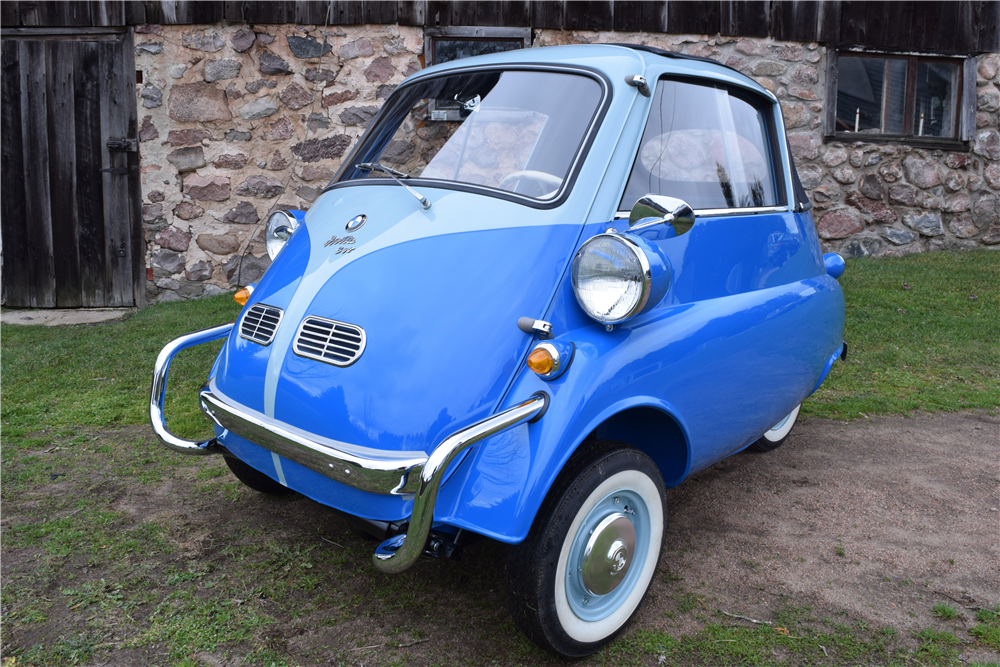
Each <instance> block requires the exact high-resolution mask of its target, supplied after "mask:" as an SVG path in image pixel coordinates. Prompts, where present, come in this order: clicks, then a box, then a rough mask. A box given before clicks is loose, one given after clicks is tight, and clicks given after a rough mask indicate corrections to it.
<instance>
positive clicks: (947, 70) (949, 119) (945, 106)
mask: <svg viewBox="0 0 1000 667" xmlns="http://www.w3.org/2000/svg"><path fill="white" fill-rule="evenodd" d="M916 94H917V100H916V109H914V113H913V128H912V132H913V134H915V135H917V136H918V137H954V136H956V135H957V133H958V132H957V130H958V119H957V118H956V115H957V114H956V113H955V112H956V110H957V106H958V105H957V104H955V102H956V100H957V99H958V65H957V64H953V63H935V62H924V63H920V64H919V65H917V91H916Z"/></svg>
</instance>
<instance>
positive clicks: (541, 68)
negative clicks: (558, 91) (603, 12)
mask: <svg viewBox="0 0 1000 667" xmlns="http://www.w3.org/2000/svg"><path fill="white" fill-rule="evenodd" d="M515 70H516V71H528V72H555V73H566V74H573V75H577V76H586V77H588V78H590V79H593V80H594V81H596V82H597V83H598V85H600V87H601V99H600V101H599V102H598V104H597V107H596V109H595V111H594V115H593V117H592V118H591V121H590V125H589V126H588V127H587V131H586V133H585V134H584V137H583V140H582V142H581V144H580V146H579V148H578V149H577V153H576V155H575V157H574V158H573V162H572V164H571V166H570V169H569V171H568V172H567V176H566V178H565V179H564V181H563V184H562V189H561V190H560V193H559V194H558V195H557V196H556V198H555V199H552V200H540V199H534V198H532V197H525V196H523V195H520V194H518V193H515V192H510V191H508V190H498V189H496V188H492V187H489V186H485V185H477V184H474V183H459V182H455V181H441V180H436V179H422V178H420V177H414V178H411V179H408V180H407V182H408V183H411V184H413V185H414V186H421V185H422V186H425V187H428V188H438V189H442V190H454V191H457V192H469V193H472V194H481V195H486V196H488V197H493V198H495V199H503V200H506V201H511V202H514V203H515V204H522V205H524V206H528V207H530V208H535V209H553V208H558V207H559V206H562V205H563V204H564V203H566V200H567V199H569V197H570V195H571V194H572V192H573V189H574V187H575V186H576V181H577V178H578V177H579V175H580V171H581V170H582V169H583V164H584V162H586V160H587V158H588V157H589V155H590V149H591V147H592V146H593V144H594V139H595V138H596V136H597V133H598V131H599V130H600V129H601V127H602V125H603V124H604V119H605V117H606V116H607V113H608V109H609V108H610V107H611V101H612V98H613V97H614V86H613V85H612V83H611V80H610V79H609V78H608V76H607V74H605V73H604V72H602V71H600V70H596V69H593V68H591V67H587V66H585V65H557V64H548V63H541V64H540V63H534V62H512V63H502V64H497V65H490V66H482V65H478V66H477V65H470V66H466V67H456V68H455V69H449V70H444V71H441V72H435V73H433V74H426V73H418V74H416V75H414V76H413V77H412V78H411V79H408V80H406V81H404V82H403V83H401V84H400V85H399V87H398V88H396V90H394V91H393V92H392V95H390V97H389V99H388V100H386V103H385V104H383V105H382V108H381V109H379V112H378V113H377V114H376V115H375V118H373V119H372V121H371V123H370V124H369V125H368V128H367V129H366V130H365V132H364V134H362V135H361V137H359V138H358V140H357V141H356V142H355V143H354V146H353V147H352V148H351V149H350V151H348V153H347V155H346V156H345V157H344V158H343V161H342V162H341V165H340V167H338V169H337V173H336V174H334V176H333V178H332V179H331V180H330V183H329V184H327V186H326V187H325V188H323V192H321V193H320V194H325V193H327V192H329V191H330V190H336V189H338V188H344V187H364V186H375V185H384V184H385V183H384V180H383V179H380V178H360V179H359V178H354V177H353V173H354V172H355V171H356V168H355V167H354V165H355V164H356V163H357V162H358V161H359V156H360V155H361V153H362V148H364V149H366V152H367V151H374V150H376V149H375V146H376V145H378V140H376V139H374V138H373V137H374V136H375V135H378V134H379V133H380V132H381V131H382V130H383V128H384V125H385V124H386V123H387V122H388V115H387V113H386V110H387V109H390V108H391V106H392V105H391V104H390V102H392V101H393V98H394V97H395V96H396V95H399V94H401V93H402V92H405V90H406V88H408V87H410V86H414V85H419V84H421V83H423V82H424V81H426V80H427V79H431V78H437V77H446V76H454V75H456V74H462V73H466V72H484V71H500V72H504V71H515ZM389 140H390V138H385V143H388V141H389ZM371 142H374V143H371Z"/></svg>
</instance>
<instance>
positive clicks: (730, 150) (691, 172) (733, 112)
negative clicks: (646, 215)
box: [618, 79, 780, 211]
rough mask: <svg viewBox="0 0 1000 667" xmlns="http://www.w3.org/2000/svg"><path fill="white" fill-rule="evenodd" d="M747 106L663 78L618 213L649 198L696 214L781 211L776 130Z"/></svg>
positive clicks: (710, 89) (720, 92) (725, 93)
mask: <svg viewBox="0 0 1000 667" xmlns="http://www.w3.org/2000/svg"><path fill="white" fill-rule="evenodd" d="M747 99H748V98H744V97H742V96H737V95H736V94H734V93H732V92H730V91H729V90H728V89H726V88H724V87H722V86H719V87H714V86H707V85H699V84H694V83H688V82H686V81H675V80H669V79H661V80H660V81H659V82H658V83H657V86H656V92H655V93H654V94H653V106H652V109H651V110H650V112H649V120H648V121H647V122H646V129H645V131H644V132H643V134H642V141H641V143H640V144H639V153H638V155H637V156H636V159H635V164H634V165H633V166H632V173H631V174H630V175H629V179H628V184H627V185H626V186H625V195H624V196H623V197H622V201H621V204H620V205H619V207H618V210H620V211H628V210H630V209H631V208H632V206H633V205H634V204H635V202H636V201H637V200H638V199H639V198H640V197H642V196H644V195H647V194H655V195H667V196H670V197H676V198H678V199H683V200H684V201H686V202H687V203H688V204H689V205H690V206H691V207H692V208H694V209H696V210H697V209H721V208H754V207H759V206H777V205H778V204H779V201H780V198H779V195H778V190H777V188H776V187H775V183H776V182H777V181H778V180H779V179H778V178H776V175H775V165H774V160H773V159H772V152H771V150H770V147H771V145H772V144H771V140H770V139H769V137H772V136H773V135H774V131H773V129H771V127H770V123H769V122H768V120H767V117H766V116H765V114H764V113H763V109H759V108H756V107H755V106H754V105H753V104H751V103H750V102H749V101H747Z"/></svg>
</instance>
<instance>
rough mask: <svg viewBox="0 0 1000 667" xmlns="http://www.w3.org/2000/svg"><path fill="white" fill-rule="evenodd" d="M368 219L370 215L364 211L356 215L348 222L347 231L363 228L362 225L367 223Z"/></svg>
mask: <svg viewBox="0 0 1000 667" xmlns="http://www.w3.org/2000/svg"><path fill="white" fill-rule="evenodd" d="M367 220H368V216H367V215H365V214H364V213H362V214H361V215H356V216H354V217H353V218H351V219H350V220H349V221H348V222H347V227H346V228H345V229H347V231H349V232H353V231H357V230H359V229H361V225H363V224H365V222H366V221H367Z"/></svg>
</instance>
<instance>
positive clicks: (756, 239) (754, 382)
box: [213, 47, 844, 542]
mask: <svg viewBox="0 0 1000 667" xmlns="http://www.w3.org/2000/svg"><path fill="white" fill-rule="evenodd" d="M539 51H541V50H539ZM539 51H534V50H528V51H524V52H518V54H517V59H518V61H519V62H536V63H538V64H542V63H552V62H554V60H555V62H557V63H558V62H562V63H563V64H567V65H584V66H588V67H592V68H594V69H596V70H599V71H601V72H603V73H604V74H606V76H607V79H608V81H610V82H611V85H612V88H613V90H612V94H611V99H610V102H609V106H608V109H607V113H606V116H605V119H604V122H603V124H602V125H601V127H600V128H599V129H598V131H597V133H596V135H595V136H594V139H593V143H592V145H591V147H590V151H589V155H588V156H587V159H586V161H585V162H584V164H583V165H582V167H581V168H580V170H579V173H578V175H577V178H576V183H575V185H574V187H573V188H572V191H571V192H570V193H569V195H568V197H567V198H566V200H565V201H564V203H562V204H561V205H560V206H558V207H556V208H554V209H549V210H545V209H539V208H533V207H530V206H525V205H522V204H518V203H515V202H511V201H507V200H504V199H499V198H493V197H489V196H486V195H483V194H476V193H471V192H463V191H458V190H454V189H447V188H444V187H433V186H428V185H420V186H419V190H420V192H421V194H423V195H424V196H426V197H428V198H429V199H430V200H431V201H432V203H433V206H432V208H431V209H430V210H427V211H425V210H422V209H421V207H420V206H419V204H418V203H417V202H416V200H415V199H414V198H413V197H411V196H410V195H409V194H407V193H406V192H405V191H404V190H402V189H401V188H399V187H398V186H396V185H392V184H377V185H376V184H371V183H366V184H365V185H364V186H360V185H359V186H352V185H344V186H339V187H336V188H334V189H331V190H329V191H327V192H326V193H325V194H324V195H322V196H321V197H320V199H319V200H317V202H316V203H315V204H314V206H313V207H312V209H311V210H310V211H309V213H308V214H307V215H306V217H305V224H304V225H301V226H300V227H299V229H298V230H297V231H296V232H295V234H293V236H292V238H291V239H290V241H289V242H288V244H287V246H286V247H285V249H284V250H283V251H282V252H281V254H280V255H279V256H278V257H277V258H276V260H275V262H274V265H273V266H272V267H271V268H270V269H269V270H268V272H267V273H266V274H265V276H264V277H263V279H262V280H261V281H260V283H259V284H258V285H257V287H256V289H255V291H254V293H253V295H252V299H251V301H250V302H249V303H248V304H247V307H249V306H251V305H253V304H254V303H257V302H262V303H267V304H269V305H272V306H277V307H280V308H282V309H284V311H285V315H284V319H283V321H282V325H281V327H279V331H278V333H277V335H276V337H275V340H274V341H273V342H272V343H271V345H269V346H267V347H263V346H260V345H257V344H256V343H252V342H249V341H246V340H244V339H241V338H239V337H238V335H237V334H236V333H235V332H234V334H233V335H232V336H231V337H230V339H229V340H228V342H227V343H226V345H225V346H224V347H223V350H222V352H221V353H220V356H219V360H218V361H217V363H216V367H215V369H214V370H213V375H214V378H215V382H216V384H217V386H218V387H219V389H220V390H221V391H222V392H224V393H225V394H226V395H227V396H228V397H229V398H231V399H233V400H235V401H237V402H239V403H242V404H243V405H245V406H247V407H249V408H252V409H254V410H257V411H259V412H262V413H264V414H265V415H267V416H268V417H270V418H273V419H277V420H280V421H284V422H287V423H289V424H293V425H295V426H296V427H298V428H300V429H304V430H306V431H309V432H312V433H316V434H318V435H321V436H323V437H325V438H330V439H333V440H337V441H339V442H341V443H343V446H344V448H345V449H347V450H348V451H351V450H353V451H357V452H360V453H363V452H365V451H373V450H374V451H377V450H393V451H398V452H405V451H409V452H425V453H426V452H429V451H431V450H432V449H433V447H434V446H436V445H437V444H438V443H439V442H440V441H441V440H442V439H443V438H445V437H447V435H448V434H450V433H452V432H454V431H456V430H458V429H460V428H462V427H464V426H467V425H469V424H471V423H474V422H476V421H478V420H480V419H482V418H484V417H486V416H488V415H490V414H492V413H495V412H496V411H498V410H500V409H503V408H506V407H509V406H512V405H514V404H516V403H518V402H520V401H522V400H524V399H525V398H527V397H528V396H530V395H531V394H533V393H535V392H536V391H539V390H541V391H546V392H547V393H548V394H549V395H550V397H551V400H550V405H549V408H548V411H547V412H546V414H545V416H544V418H542V419H541V420H540V421H538V422H537V423H534V424H526V425H522V426H519V427H517V428H515V429H512V430H510V431H508V432H505V433H502V434H500V435H498V436H495V437H493V438H491V439H489V440H487V441H484V442H483V443H481V444H480V445H478V446H477V447H475V448H474V449H473V450H471V452H470V453H469V455H468V456H466V457H464V458H462V459H459V460H458V461H456V463H455V464H453V466H452V468H453V469H452V471H451V472H450V478H449V479H448V480H447V481H446V482H445V484H444V485H443V487H442V488H441V492H440V494H439V496H438V502H437V505H436V509H435V519H436V520H437V521H439V522H441V523H443V524H448V525H451V526H455V527H461V528H465V529H469V530H472V531H474V532H477V533H481V534H484V535H487V536H490V537H493V538H495V539H498V540H501V541H505V542H518V541H520V540H523V539H524V537H525V535H526V534H527V532H528V529H529V528H530V526H531V523H532V521H533V520H534V517H535V515H536V513H537V511H538V508H539V506H540V505H541V502H542V500H543V499H544V497H545V494H546V493H547V491H548V489H549V488H550V486H551V484H552V482H553V480H554V479H555V477H556V476H557V475H558V473H559V471H560V470H561V469H562V467H563V465H564V464H565V462H566V461H567V460H568V459H569V457H570V456H571V455H572V453H573V452H574V451H575V449H576V448H577V447H578V446H579V444H580V443H581V442H582V441H583V440H584V439H585V438H587V437H589V436H592V435H593V436H597V437H602V438H604V437H606V438H614V439H620V440H624V441H627V442H630V443H631V444H633V445H634V446H637V447H639V448H641V449H643V450H644V451H646V452H647V453H648V454H649V455H650V456H651V457H652V458H653V459H654V460H655V461H656V462H657V463H658V465H659V466H660V469H661V471H662V473H663V476H664V479H665V481H666V482H667V484H669V485H674V484H677V483H679V482H680V481H681V480H683V479H684V478H685V477H686V476H687V475H689V474H690V473H692V472H694V471H697V470H700V469H702V468H705V467H706V466H708V465H711V464H712V463H714V462H715V461H718V460H719V459H721V458H724V457H725V456H728V455H729V454H732V453H733V452H736V451H739V450H740V449H742V448H743V447H745V446H746V445H747V444H749V443H750V442H752V441H753V440H755V439H756V438H757V437H759V436H760V435H761V433H763V432H764V431H766V430H767V429H768V428H769V427H770V426H772V425H773V424H775V423H776V422H778V421H779V420H780V419H781V418H782V417H783V416H784V415H786V414H788V412H789V411H791V409H792V408H793V407H794V406H795V405H797V404H798V403H800V402H801V401H802V400H803V399H804V398H805V397H806V396H807V395H808V394H809V393H810V392H811V391H812V390H813V389H814V387H815V386H817V383H818V382H820V381H821V380H822V377H824V376H825V372H827V371H828V370H829V369H828V364H827V362H828V360H830V359H832V358H833V357H831V354H833V355H834V356H835V355H836V354H837V353H838V351H839V347H840V345H841V341H842V337H843V324H844V322H843V317H844V305H843V295H842V292H841V290H840V287H839V285H838V284H837V282H836V281H835V280H834V279H833V278H832V277H831V275H830V274H829V273H828V272H827V268H826V266H825V265H824V259H823V257H822V254H821V250H820V246H819V241H818V239H817V237H816V233H815V229H814V227H813V224H812V220H811V216H810V215H809V214H808V213H806V214H796V213H793V212H792V211H791V210H790V208H789V209H788V210H783V211H778V212H771V213H757V214H751V215H729V216H714V217H708V216H703V217H700V218H699V219H698V220H697V222H696V224H695V226H694V227H693V228H692V229H691V231H690V232H688V233H687V234H684V235H682V236H679V237H675V238H662V239H657V240H652V241H647V242H648V243H651V244H655V245H656V250H657V251H658V252H659V253H662V256H663V258H664V261H665V264H666V266H668V267H669V272H670V276H669V278H670V280H669V284H668V287H667V289H666V291H665V293H664V294H663V296H662V298H660V299H658V300H657V301H656V303H651V304H650V306H649V307H648V308H647V309H646V311H645V312H643V313H642V314H641V315H640V316H638V317H636V318H635V319H633V320H631V321H629V322H626V323H624V324H621V325H618V326H616V327H615V328H614V330H613V331H610V332H609V331H606V330H605V328H604V326H603V325H601V324H598V323H596V322H594V321H593V320H591V319H589V318H588V317H587V316H586V315H585V314H584V313H583V312H582V310H581V309H580V308H579V306H578V305H577V303H576V300H575V297H574V295H573V290H572V286H571V284H570V279H569V274H570V272H569V268H570V263H571V260H572V258H573V256H574V255H575V253H576V252H577V250H578V249H579V247H580V246H581V245H582V244H583V242H585V241H586V240H588V239H589V238H591V237H592V236H594V235H595V234H598V233H601V232H603V231H605V230H606V229H607V228H608V227H609V226H614V227H616V228H617V229H618V230H619V231H622V232H624V231H627V223H626V222H625V221H623V220H617V221H613V218H614V216H615V212H616V210H617V207H618V203H619V200H620V198H621V195H622V191H623V190H624V186H625V180H626V178H627V175H628V172H629V169H630V168H631V164H632V161H633V160H634V158H635V154H636V151H637V149H638V142H639V137H640V136H641V134H642V128H643V126H644V124H645V120H646V116H647V115H648V113H649V108H650V100H649V98H644V97H642V96H641V95H639V94H638V93H637V91H636V90H635V89H634V88H632V87H630V86H628V85H626V84H625V83H624V78H625V76H627V75H631V74H644V75H645V76H646V78H647V80H649V81H650V82H654V81H655V80H656V79H657V78H658V77H660V76H661V75H663V74H667V73H669V74H674V75H690V76H698V77H700V78H702V79H705V78H709V79H715V80H717V81H719V82H720V83H726V84H729V85H737V86H740V87H742V88H745V89H748V90H752V91H754V92H756V93H757V94H759V95H762V96H766V97H769V99H771V100H772V101H773V98H772V97H770V96H768V94H767V93H766V91H764V90H763V89H761V88H760V87H759V86H758V85H757V84H756V83H754V82H752V81H751V80H749V79H746V78H744V77H741V76H740V75H738V74H736V73H734V72H731V71H729V70H725V69H724V68H721V67H714V66H712V65H709V64H706V63H700V62H690V61H669V62H667V61H665V60H664V59H662V58H648V57H644V55H643V54H640V53H637V52H635V51H631V50H628V49H623V48H618V47H602V48H595V47H565V48H564V49H563V48H560V49H545V50H544V53H540V52H539ZM556 52H558V53H556ZM554 55H555V56H556V57H555V59H553V56H554ZM512 59H513V57H512V56H511V55H510V54H506V55H495V56H487V57H483V58H481V59H480V58H477V59H469V60H465V61H461V63H452V64H448V65H445V66H442V67H440V68H431V69H430V70H427V71H425V72H424V73H421V74H420V75H418V77H424V76H432V75H434V74H435V73H439V72H441V71H443V70H448V69H453V68H456V67H460V66H461V67H466V66H469V65H472V64H480V63H482V64H489V63H500V62H511V61H512ZM647 59H649V60H651V62H649V63H647ZM772 113H773V114H774V116H775V120H776V127H782V124H781V122H780V109H779V107H778V105H777V104H776V102H774V103H773V106H772ZM774 143H775V144H777V147H778V148H777V150H778V151H779V152H780V154H781V155H780V158H781V161H782V163H783V164H787V160H788V159H789V158H788V155H787V152H786V151H787V148H786V145H785V143H784V142H783V141H776V142H774ZM784 178H785V183H784V195H785V199H786V201H788V202H790V201H792V189H791V180H790V176H789V173H788V170H787V169H786V170H785V173H784ZM361 213H364V214H366V215H367V216H368V221H367V223H366V224H365V226H364V227H363V228H361V229H359V230H357V231H356V232H354V233H353V234H352V235H353V236H354V237H355V239H356V242H355V244H354V246H353V247H354V248H355V250H354V251H352V252H350V253H345V254H335V248H332V247H326V246H325V244H326V242H327V241H328V240H330V239H331V237H334V236H338V237H342V236H344V235H345V234H346V232H345V229H344V226H345V225H346V224H347V222H348V221H349V220H350V219H351V218H353V217H354V216H356V215H358V214H361ZM306 315H318V316H321V317H328V318H331V319H336V320H341V321H345V322H350V323H353V324H356V325H359V326H362V327H363V328H364V329H365V331H366V335H367V341H368V342H367V347H366V350H365V352H364V354H363V355H362V356H361V358H360V359H359V360H358V361H357V362H356V363H355V364H353V365H352V366H350V367H347V368H338V367H334V366H330V365H326V364H322V363H319V362H316V361H312V360H308V359H304V358H301V357H298V356H296V355H295V354H294V353H293V352H292V351H291V342H292V337H293V336H294V333H295V330H296V329H297V326H298V324H299V322H300V321H301V320H302V318H303V317H305V316H306ZM524 316H528V317H534V318H538V319H544V320H547V321H549V322H551V323H552V324H553V329H554V332H555V336H556V340H557V341H560V342H565V343H573V344H575V347H576V351H575V358H574V360H573V364H572V366H571V368H570V369H569V370H568V371H567V372H566V373H565V374H564V375H562V376H561V377H559V378H558V379H555V380H553V381H549V382H545V381H543V380H541V379H540V378H539V377H537V376H536V375H534V374H533V373H531V372H530V371H528V370H527V369H526V368H525V367H524V363H523V362H524V358H525V356H526V355H527V353H528V351H529V350H530V348H531V347H532V345H533V344H534V343H535V342H537V339H534V338H532V337H530V336H528V335H526V334H524V333H522V332H521V331H520V330H519V329H517V326H516V322H517V319H518V318H519V317H524ZM219 436H220V440H222V442H223V444H225V446H226V447H227V448H228V449H229V450H230V451H231V452H233V453H234V454H235V455H237V456H239V457H240V458H241V459H243V460H244V461H246V462H247V463H248V464H250V465H252V466H253V467H255V468H257V469H258V470H261V471H262V472H264V473H266V474H268V475H271V476H273V477H275V478H277V477H278V469H277V467H276V465H275V461H274V457H273V456H272V454H271V452H269V451H267V450H265V449H263V448H261V447H259V446H257V445H255V444H253V443H250V442H248V441H246V440H244V439H242V438H240V437H238V436H236V435H234V434H232V433H228V432H220V433H219ZM279 464H280V469H281V473H282V474H283V477H284V479H283V483H285V484H286V485H287V486H289V487H290V488H293V489H296V490H298V491H300V492H302V493H304V494H305V495H307V496H309V497H311V498H314V499H315V500H317V501H319V502H322V503H324V504H327V505H330V506H333V507H336V508H337V509H340V510H343V511H346V512H349V513H352V514H355V515H358V516H362V517H366V518H371V519H378V520H383V521H395V520H399V519H405V518H407V517H408V516H409V513H410V511H411V506H412V502H411V501H410V500H409V499H407V498H404V497H398V496H388V495H384V496H383V495H376V494H370V493H365V492H362V491H358V490H356V489H352V488H349V487H346V486H344V485H342V484H339V483H338V482H335V481H332V480H330V479H328V478H326V477H323V476H321V475H319V474H317V473H315V472H313V471H311V470H309V469H306V468H304V467H302V466H300V465H298V464H296V463H294V462H292V461H288V460H285V459H281V460H279Z"/></svg>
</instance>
